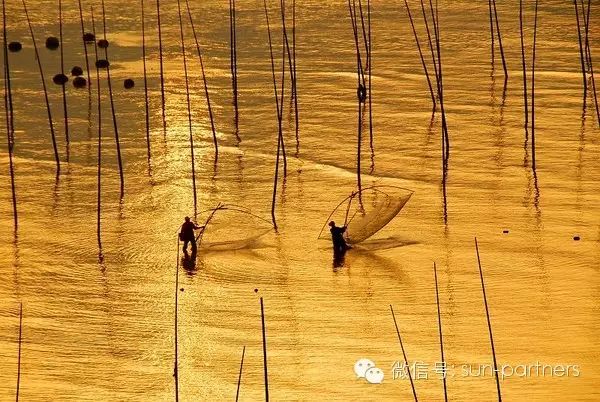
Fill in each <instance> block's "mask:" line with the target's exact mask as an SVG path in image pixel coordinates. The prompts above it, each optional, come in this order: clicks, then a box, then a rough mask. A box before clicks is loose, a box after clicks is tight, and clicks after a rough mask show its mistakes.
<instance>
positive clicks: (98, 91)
mask: <svg viewBox="0 0 600 402" xmlns="http://www.w3.org/2000/svg"><path fill="white" fill-rule="evenodd" d="M91 16H92V33H93V35H94V38H95V37H96V21H95V20H94V7H91ZM94 58H95V64H94V65H95V66H96V94H97V102H98V172H97V178H96V180H97V183H96V237H97V239H98V249H99V250H102V236H101V222H102V219H101V215H102V93H101V88H100V69H99V67H98V43H97V41H96V40H95V39H94ZM101 252H102V251H101Z"/></svg>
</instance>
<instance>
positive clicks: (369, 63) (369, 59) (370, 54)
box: [367, 0, 375, 170]
mask: <svg viewBox="0 0 600 402" xmlns="http://www.w3.org/2000/svg"><path fill="white" fill-rule="evenodd" d="M367 40H368V43H369V46H368V48H369V52H368V53H367V67H368V68H369V86H368V88H369V91H368V92H369V95H368V98H369V146H370V147H371V157H372V158H374V157H375V145H374V143H373V102H372V96H371V94H372V91H371V81H372V80H371V78H372V75H373V74H372V71H373V52H372V50H371V45H372V44H371V0H367ZM371 170H372V169H371Z"/></svg>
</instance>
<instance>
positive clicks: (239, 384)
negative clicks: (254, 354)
mask: <svg viewBox="0 0 600 402" xmlns="http://www.w3.org/2000/svg"><path fill="white" fill-rule="evenodd" d="M245 354H246V347H245V346H244V348H243V349H242V361H240V373H239V374H238V382H237V391H236V393H235V402H238V400H239V398H240V386H241V385H242V370H243V369H244V355H245Z"/></svg>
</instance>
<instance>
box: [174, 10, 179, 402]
mask: <svg viewBox="0 0 600 402" xmlns="http://www.w3.org/2000/svg"><path fill="white" fill-rule="evenodd" d="M177 3H179V0H177ZM180 11H181V10H180ZM179 15H180V16H181V12H180V14H179ZM180 18H181V17H180ZM178 315H179V238H177V265H176V269H175V318H174V321H175V323H174V334H173V337H174V352H173V354H174V363H173V377H174V379H175V402H178V401H179V357H178V355H179V343H178V338H179V328H178V323H179V319H178V318H179V317H178Z"/></svg>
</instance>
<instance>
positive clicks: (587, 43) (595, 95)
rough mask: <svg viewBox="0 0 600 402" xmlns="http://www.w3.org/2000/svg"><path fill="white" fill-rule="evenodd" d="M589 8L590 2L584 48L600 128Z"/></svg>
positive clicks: (589, 7) (588, 7) (588, 10)
mask: <svg viewBox="0 0 600 402" xmlns="http://www.w3.org/2000/svg"><path fill="white" fill-rule="evenodd" d="M582 5H583V0H582ZM591 6H592V5H591V2H590V1H588V5H587V12H586V13H585V14H586V18H585V20H584V23H585V46H586V49H587V50H586V55H587V63H588V67H589V72H590V76H591V79H592V91H593V92H594V93H593V95H594V106H595V107H596V122H597V123H598V127H600V107H599V105H598V93H597V92H596V78H595V76H594V65H593V63H592V49H591V47H590V44H589V40H588V32H589V27H590V9H591Z"/></svg>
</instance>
